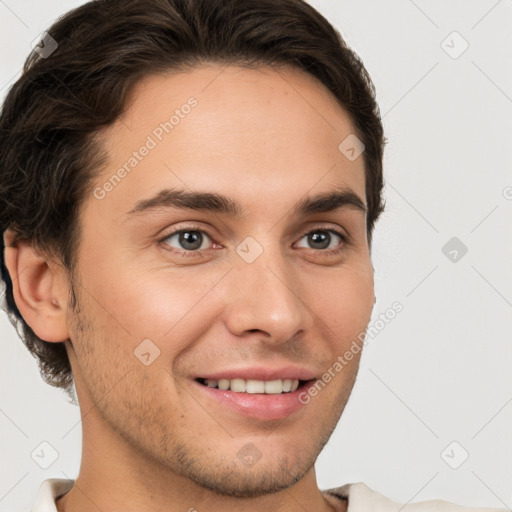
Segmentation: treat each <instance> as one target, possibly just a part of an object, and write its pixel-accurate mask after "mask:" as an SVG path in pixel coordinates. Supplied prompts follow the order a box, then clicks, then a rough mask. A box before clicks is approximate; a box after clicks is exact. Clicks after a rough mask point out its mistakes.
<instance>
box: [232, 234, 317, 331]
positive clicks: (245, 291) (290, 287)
mask: <svg viewBox="0 0 512 512" xmlns="http://www.w3.org/2000/svg"><path fill="white" fill-rule="evenodd" d="M259 245H260V247H259V248H258V247H257V246H256V244H255V241H254V240H248V241H247V245H244V243H243V242H242V244H240V245H239V246H238V248H237V252H238V255H239V259H238V260H237V261H236V263H235V271H234V272H233V275H232V279H233V281H232V283H233V285H232V289H231V290H232V294H231V293H230V302H231V304H230V307H229V314H228V318H227V324H228V327H229V329H230V331H231V332H233V333H234V334H236V335H238V336H241V335H243V333H244V332H245V331H254V330H258V331H262V332H264V333H265V334H267V337H270V340H274V341H286V340H287V339H290V338H291V337H293V336H294V335H295V334H297V333H298V332H299V331H300V330H302V329H305V328H306V325H307V321H308V311H307V309H305V308H304V304H303V303H302V301H301V298H300V296H299V294H300V290H299V289H298V286H297V285H298V281H297V280H296V279H294V276H293V269H292V268H291V267H290V265H289V263H288V264H287V262H286V260H285V258H284V257H283V255H282V253H281V250H280V249H279V247H270V244H266V245H265V247H263V245H261V244H259Z"/></svg>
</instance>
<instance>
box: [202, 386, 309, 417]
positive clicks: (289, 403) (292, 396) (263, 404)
mask: <svg viewBox="0 0 512 512" xmlns="http://www.w3.org/2000/svg"><path fill="white" fill-rule="evenodd" d="M314 382H315V381H310V382H306V384H305V385H303V386H300V387H299V388H297V389H296V390H295V391H291V392H289V393H281V394H279V395H278V394H275V395H273V394H263V393H235V392H234V391H224V390H222V389H217V388H210V387H208V386H205V385H203V384H200V383H199V382H197V381H194V384H195V385H196V386H197V387H199V388H200V391H202V392H203V393H206V395H207V396H208V397H209V398H211V399H213V400H216V401H218V402H220V403H222V404H224V405H226V406H227V407H229V408H231V409H232V410H234V411H236V412H237V413H239V414H242V415H243V416H247V417H250V418H254V419H258V420H264V421H268V420H282V419H284V418H287V417H288V416H290V415H291V414H293V413H294V412H296V411H298V410H299V409H301V408H302V407H303V406H304V404H303V403H301V402H300V400H299V395H301V394H302V393H304V392H306V393H307V390H308V388H309V387H310V386H312V385H313V384H314Z"/></svg>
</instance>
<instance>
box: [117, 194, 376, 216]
mask: <svg viewBox="0 0 512 512" xmlns="http://www.w3.org/2000/svg"><path fill="white" fill-rule="evenodd" d="M160 208H177V209H182V210H193V211H203V212H212V213H220V214H224V215H228V216H230V217H242V216H243V215H244V210H243V208H242V206H241V205H240V204H239V203H237V202H236V201H234V200H233V199H231V198H229V197H227V196H224V195H222V194H218V193H215V192H190V191H186V190H180V189H174V190H173V189H164V190H161V191H160V192H157V193H156V194H155V195H153V196H152V197H149V198H147V199H142V200H140V201H138V202H137V204H136V205H135V206H134V207H133V208H132V209H131V210H130V211H129V212H128V213H127V215H128V216H129V217H130V216H135V215H140V214H142V213H145V212H148V211H151V210H154V209H160ZM340 208H351V209H355V210H358V211H361V212H364V213H366V212H367V208H366V206H365V204H364V202H363V200H362V199H361V198H360V197H359V196H358V195H357V194H356V193H355V192H354V191H353V190H351V189H350V188H339V189H336V190H333V191H330V192H325V193H322V194H319V195H316V196H313V197H306V198H304V199H302V200H300V201H299V202H298V203H296V205H295V207H294V208H293V213H294V214H295V215H296V216H299V215H310V214H313V213H325V212H331V211H334V210H338V209H340Z"/></svg>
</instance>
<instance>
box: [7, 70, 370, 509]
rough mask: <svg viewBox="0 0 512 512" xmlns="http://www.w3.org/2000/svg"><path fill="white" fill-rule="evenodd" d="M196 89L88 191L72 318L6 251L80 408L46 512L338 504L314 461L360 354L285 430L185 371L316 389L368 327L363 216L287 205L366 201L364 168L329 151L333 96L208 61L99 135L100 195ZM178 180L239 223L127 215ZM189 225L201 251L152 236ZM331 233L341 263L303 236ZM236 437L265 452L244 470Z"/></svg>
mask: <svg viewBox="0 0 512 512" xmlns="http://www.w3.org/2000/svg"><path fill="white" fill-rule="evenodd" d="M190 96H194V97H195V98H196V99H197V102H198V104H197V106H196V107H195V108H193V109H192V110H191V112H190V113H189V114H188V115H187V116H185V117H184V118H183V119H180V122H179V124H178V125H177V126H176V127H175V128H174V130H173V131H172V132H171V133H170V134H168V135H166V136H165V137H164V138H163V140H162V141H161V142H160V143H159V144H158V145H157V147H155V148H154V149H152V150H151V152H150V153H149V154H148V155H147V156H146V157H145V158H144V159H143V160H142V161H141V162H140V163H139V164H138V165H137V166H136V167H135V168H134V169H133V170H132V171H131V172H130V173H129V174H128V175H126V177H125V178H124V179H123V180H122V182H121V183H119V184H118V185H117V186H116V187H115V188H114V189H113V190H112V191H110V192H109V193H108V194H107V195H106V197H105V198H104V199H101V200H100V199H97V198H96V197H94V196H93V195H91V196H89V197H87V198H86V200H85V203H84V205H83V208H82V210H81V213H80V219H79V221H80V225H81V230H82V233H81V241H80V246H79V250H78V260H77V275H76V277H77V280H76V285H75V291H76V294H77V298H78V303H79V308H78V309H79V310H78V311H72V310H71V309H70V308H69V304H68V297H69V293H70V283H69V280H68V278H67V276H66V274H65V272H64V271H63V270H62V267H61V266H60V265H57V264H55V262H52V261H51V260H50V259H49V258H47V257H45V256H43V255H42V254H41V253H39V252H37V251H36V250H35V249H34V248H33V247H32V246H31V245H30V244H29V243H27V242H19V243H18V244H16V245H14V246H12V247H8V248H7V249H6V263H7V267H8V269H9V271H10V273H11V275H12V276H15V279H14V283H15V284H14V293H15V299H16V302H17V304H18V307H19V309H20V311H21V312H22V314H23V316H24V318H25V319H26V320H27V322H28V323H29V325H31V327H32V328H33V330H34V331H35V332H36V333H37V334H38V335H39V336H40V337H41V338H43V339H45V340H47V341H50V342H63V341H64V340H66V341H64V342H65V344H66V348H67V351H68V354H69V357H70V360H71V365H72V369H73V375H74V379H75V385H76V391H77V396H78V400H79V403H80V411H81V417H82V431H83V453H82V461H81V466H80V472H79V476H78V478H77V480H76V484H75V486H74V487H73V488H72V489H71V491H69V492H68V493H67V494H66V495H65V496H64V497H62V498H60V499H59V500H58V502H57V505H58V510H59V512H63V511H66V512H75V511H84V512H88V511H93V510H94V511H97V510H98V508H99V509H101V510H102V511H103V512H110V511H116V510H123V511H126V512H130V511H138V512H144V511H164V510H165V511H178V510H180V511H182V510H194V509H197V510H199V511H200V510H208V511H210V512H216V511H221V510H222V511H225V510H236V511H244V512H248V511H256V510H257V511H261V510H274V511H281V510H282V511H284V510H286V511H295V510H297V511H299V510H300V511H304V510H308V511H313V510H314V511H324V510H325V511H327V510H345V509H346V503H345V502H342V501H338V500H335V499H332V498H329V499H328V498H327V497H326V496H325V495H323V494H322V493H321V491H320V490H319V488H318V485H317V482H316V477H315V469H314V463H315V460H316V458H317V456H318V455H319V453H320V451H321V449H322V448H323V446H324V445H325V443H326V442H327V440H328V438H329V437H330V435H331V433H332V431H333V430H334V428H335V426H336V424H337V422H338V420H339V418H340V416H341V413H342V412H343V409H344V407H345V405H346V402H347V400H348V398H349V395H350V392H351V390H352V387H353V385H354V382H355V378H356V374H357V370H358V366H359V357H360V355H361V354H360V353H359V354H357V355H354V358H353V359H352V361H351V362H350V364H348V365H347V366H346V367H344V369H343V371H341V372H339V373H338V374H337V375H336V377H335V378H333V379H332V380H331V382H330V383H329V384H328V385H327V386H326V387H325V388H324V389H323V390H322V391H321V392H320V393H318V395H317V396H316V397H314V398H313V399H311V401H310V403H309V404H308V405H306V406H304V407H302V408H301V409H300V410H298V411H296V412H294V413H293V414H292V415H290V416H289V417H287V418H285V419H284V420H279V421H263V420H256V419H252V418H248V417H245V416H242V415H239V414H238V413H235V412H233V411H232V410H228V409H227V408H226V407H225V406H223V405H221V404H219V403H217V402H216V401H214V400H212V399H210V398H209V397H207V396H206V395H205V394H204V393H203V392H202V390H199V389H198V387H197V385H196V384H194V383H193V378H194V377H195V376H197V375H201V374H205V373H207V372H213V371H220V370H224V369H226V368H232V367H235V366H251V365H255V364H258V365H261V366H267V367H272V368H275V367H277V366H282V365H287V364H293V365H296V366H299V367H303V368H307V369H309V370H310V371H312V372H314V374H315V375H316V376H318V377H320V376H321V375H322V373H323V372H324V371H326V370H327V369H328V368H329V367H331V366H332V365H333V363H334V362H335V361H336V359H337V358H338V356H339V355H341V354H344V353H345V351H346V350H348V348H349V347H350V345H351V343H352V341H353V340H354V339H356V338H357V336H358V335H359V334H360V333H361V332H363V331H364V330H365V328H366V326H367V324H368V322H369V320H370V316H371V311H372V308H373V304H374V282H373V268H372V264H371V259H370V251H369V247H368V241H367V233H366V216H365V213H364V212H361V211H359V210H357V209H355V208H340V209H338V210H336V211H332V212H327V213H320V214H318V213H317V214H311V215H307V216H303V215H301V216H296V215H293V211H292V210H293V207H294V205H295V204H296V203H297V202H298V201H299V200H301V199H303V198H304V197H305V196H312V195H316V194H320V193H323V192H330V191H332V190H334V189H337V188H339V187H345V188H350V189H351V190H352V191H353V192H354V193H356V194H357V195H358V196H359V197H360V198H361V199H362V201H363V203H365V204H366V201H365V180H364V161H363V158H362V157H361V158H357V159H356V160H354V161H349V160H348V159H347V158H345V156H344V155H343V154H342V153H341V152H340V151H339V150H338V145H339V144H340V142H341V141H342V140H343V139H345V137H347V136H348V135H349V134H351V133H354V131H355V130H354V128H353V125H352V122H351V120H350V118H349V117H348V115H347V114H346V113H345V111H344V110H343V109H342V108H341V107H340V106H339V104H338V103H337V102H336V100H335V98H334V96H333V95H332V94H331V93H330V92H329V91H328V90H327V89H326V88H325V87H324V86H323V85H322V84H321V83H320V82H318V81H317V80H316V79H315V78H313V77H311V76H310V75H308V74H306V73H304V72H302V71H300V70H296V69H293V68H281V69H279V70H275V69H272V68H269V67H265V68H258V69H248V68H241V67H235V66H228V67H225V68H222V67H221V66H219V65H215V64H206V65H203V66H201V67H197V68H194V69H193V70H190V71H187V72H181V73H179V74H168V75H161V76H150V77H146V78H145V79H143V80H142V81H141V82H139V83H138V85H137V86H136V88H135V89H134V91H133V94H132V96H131V98H130V101H129V104H128V107H127V110H126V112H125V113H124V115H123V116H122V118H121V119H119V120H118V122H116V123H115V124H114V125H112V126H111V127H108V129H106V130H104V131H103V132H102V133H101V134H100V138H101V140H102V141H103V144H104V147H105V149H106V150H107V152H108V155H109V161H108V165H107V166H106V168H105V169H104V170H103V172H102V173H101V175H100V176H99V178H98V179H97V184H98V185H99V186H102V184H103V183H105V181H106V180H108V178H109V177H110V176H111V175H112V174H113V173H114V172H115V170H116V169H118V168H119V167H121V166H122V165H123V163H124V162H126V160H127V158H129V156H130V155H131V154H132V152H133V151H134V150H135V149H137V148H139V147H140V146H141V145H142V144H143V143H144V142H145V140H146V137H147V136H148V135H149V134H151V133H152V131H153V130H154V128H155V127H156V126H158V125H159V123H161V122H163V121H165V120H167V119H168V118H169V112H170V113H172V111H173V110H174V109H175V108H178V107H180V105H183V104H184V103H185V102H186V101H187V98H189V97H190ZM173 187H179V188H184V189H186V190H188V191H191V190H194V191H202V192H206V191H207V192H217V193H222V194H224V195H226V196H229V197H230V198H231V199H233V200H236V201H237V202H239V203H240V205H241V206H242V207H243V209H244V212H245V215H244V216H242V217H239V218H236V217H230V216H228V215H225V214H221V213H212V212H199V211H185V210H178V209H176V208H160V209H157V210H151V211H147V212H145V213H143V214H140V215H135V216H129V215H127V212H129V211H130V210H131V209H132V208H133V207H134V206H135V204H136V203H137V202H138V201H140V200H141V199H145V198H147V197H150V196H152V195H153V194H155V193H156V192H158V191H159V190H161V189H163V188H173ZM191 223H192V224H193V226H194V230H197V229H199V230H201V231H202V232H203V233H204V238H203V244H202V248H204V250H203V249H201V251H202V253H203V254H202V255H197V251H196V252H195V253H193V251H190V250H188V253H189V255H188V257H180V256H179V255H178V253H179V252H181V253H183V252H186V251H187V248H186V247H185V248H184V247H183V246H182V245H180V243H179V240H178V237H177V236H174V237H172V238H169V237H168V238H166V239H165V240H164V241H161V240H162V239H163V238H164V237H165V236H167V235H169V234H171V232H172V231H176V230H178V229H185V228H187V229H188V230H189V231H190V224H191ZM331 228H335V229H337V230H339V231H341V232H342V233H345V234H346V235H347V236H348V241H347V242H346V243H344V242H343V241H341V240H340V239H338V238H337V237H336V235H332V237H331V239H330V245H329V248H334V249H336V248H339V249H341V250H340V251H339V253H337V254H333V253H328V252H326V249H322V248H318V245H314V244H312V243H311V241H308V236H307V234H308V233H310V232H312V231H313V232H315V233H317V232H318V231H320V232H325V230H326V229H331ZM10 236H11V235H10V233H9V232H7V233H6V243H7V245H11V244H10V243H9V239H10V238H9V237H10ZM247 236H251V237H253V238H254V239H255V240H256V241H257V242H258V243H259V244H260V246H261V247H262V249H263V252H262V254H261V255H260V256H259V257H258V258H257V259H256V260H255V261H254V262H252V263H250V264H249V263H247V262H246V261H244V259H242V258H241V257H240V256H239V255H238V254H237V252H236V247H237V246H238V245H239V244H240V242H242V241H243V240H244V239H245V238H246V237H247ZM173 251H174V252H173ZM191 252H192V253H193V254H190V253H191ZM22 270H23V272H22ZM148 338H149V339H150V340H152V342H153V343H154V344H155V345H156V346H157V347H158V349H159V350H160V355H159V357H157V358H156V359H155V360H154V361H153V362H152V363H151V364H150V365H148V366H146V365H144V364H142V363H141V361H140V360H139V359H138V358H137V357H135V356H134V350H135V349H136V348H137V346H138V345H139V344H140V343H141V341H142V340H144V339H148ZM247 443H253V444H254V445H255V446H256V447H257V449H258V450H259V452H260V453H261V459H260V460H259V461H258V462H257V463H256V464H255V465H254V466H252V467H247V466H245V465H243V464H241V462H240V460H239V459H238V457H237V453H238V451H239V450H240V449H241V448H242V447H243V446H245V445H246V444H247ZM105 482H108V485H105Z"/></svg>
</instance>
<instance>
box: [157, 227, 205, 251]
mask: <svg viewBox="0 0 512 512" xmlns="http://www.w3.org/2000/svg"><path fill="white" fill-rule="evenodd" d="M207 240H210V241H211V239H210V237H209V236H208V235H207V234H206V233H205V232H204V231H201V230H199V229H180V230H179V231H175V232H174V233H171V234H170V235H167V236H166V237H165V238H163V239H162V242H164V243H166V244H167V245H170V246H171V247H173V248H174V249H177V250H179V251H187V252H190V251H192V252H194V251H199V250H204V249H207V248H208V243H206V245H205V242H206V241H207Z"/></svg>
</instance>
